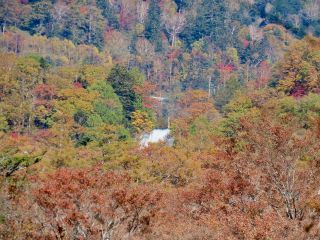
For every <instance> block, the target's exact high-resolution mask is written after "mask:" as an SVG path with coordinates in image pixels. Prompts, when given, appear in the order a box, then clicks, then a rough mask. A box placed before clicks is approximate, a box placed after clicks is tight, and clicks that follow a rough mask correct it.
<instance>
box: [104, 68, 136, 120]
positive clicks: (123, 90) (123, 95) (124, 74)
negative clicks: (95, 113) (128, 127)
mask: <svg viewBox="0 0 320 240" xmlns="http://www.w3.org/2000/svg"><path fill="white" fill-rule="evenodd" d="M107 81H108V82H110V83H111V85H112V87H113V89H114V91H115V93H116V94H117V95H118V96H119V98H120V101H121V103H122V106H123V110H124V115H125V118H126V120H128V121H130V120H131V116H132V115H131V114H132V112H134V111H135V102H136V99H137V97H136V94H135V92H134V84H135V83H134V79H133V78H132V77H131V75H130V73H129V72H128V71H127V69H126V68H125V67H123V66H120V65H116V66H115V67H113V68H112V70H111V72H110V75H109V76H108V78H107Z"/></svg>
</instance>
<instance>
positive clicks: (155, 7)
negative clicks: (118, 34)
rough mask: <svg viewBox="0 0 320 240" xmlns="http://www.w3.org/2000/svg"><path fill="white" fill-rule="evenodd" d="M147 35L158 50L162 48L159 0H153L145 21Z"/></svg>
mask: <svg viewBox="0 0 320 240" xmlns="http://www.w3.org/2000/svg"><path fill="white" fill-rule="evenodd" d="M145 36H146V38H147V39H148V40H149V41H150V42H151V43H152V44H153V45H154V46H155V50H156V51H157V52H159V51H161V50H162V37H161V9H160V7H159V4H158V0H152V1H151V3H150V6H149V10H148V18H147V20H146V23H145Z"/></svg>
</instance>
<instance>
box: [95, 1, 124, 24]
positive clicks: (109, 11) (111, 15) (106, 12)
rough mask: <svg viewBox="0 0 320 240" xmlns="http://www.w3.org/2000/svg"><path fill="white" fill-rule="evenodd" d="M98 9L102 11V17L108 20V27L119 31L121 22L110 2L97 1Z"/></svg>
mask: <svg viewBox="0 0 320 240" xmlns="http://www.w3.org/2000/svg"><path fill="white" fill-rule="evenodd" d="M97 7H98V8H100V9H101V11H102V16H103V17H104V18H105V19H107V21H108V25H109V26H110V27H112V28H114V29H119V21H118V18H117V16H116V13H115V11H114V9H113V7H112V6H111V5H110V3H109V0H97Z"/></svg>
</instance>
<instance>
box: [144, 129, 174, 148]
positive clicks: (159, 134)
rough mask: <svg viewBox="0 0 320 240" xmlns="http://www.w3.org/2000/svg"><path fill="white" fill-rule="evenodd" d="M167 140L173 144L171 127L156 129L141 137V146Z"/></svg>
mask: <svg viewBox="0 0 320 240" xmlns="http://www.w3.org/2000/svg"><path fill="white" fill-rule="evenodd" d="M158 142H166V143H167V144H169V145H171V143H170V142H171V140H170V129H154V130H152V131H151V133H147V134H144V135H143V136H142V137H141V141H140V146H141V147H148V145H149V144H150V143H158Z"/></svg>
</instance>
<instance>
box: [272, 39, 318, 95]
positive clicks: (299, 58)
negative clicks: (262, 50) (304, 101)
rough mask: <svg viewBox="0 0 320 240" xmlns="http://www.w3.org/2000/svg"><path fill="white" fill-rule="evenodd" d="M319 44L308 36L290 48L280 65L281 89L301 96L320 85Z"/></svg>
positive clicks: (279, 87)
mask: <svg viewBox="0 0 320 240" xmlns="http://www.w3.org/2000/svg"><path fill="white" fill-rule="evenodd" d="M319 46H320V41H319V40H318V39H317V38H313V37H307V38H305V39H304V40H303V41H300V42H298V43H296V44H295V45H293V46H292V47H291V48H290V50H289V52H288V53H287V54H286V56H285V58H284V60H283V61H282V62H281V64H280V67H279V72H278V74H279V86H278V89H279V90H281V91H284V92H285V93H287V94H289V95H295V96H301V95H304V94H306V93H308V92H310V91H313V90H315V89H317V88H319V87H320V81H319V80H320V67H319V62H320V60H319V56H320V48H319Z"/></svg>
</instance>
